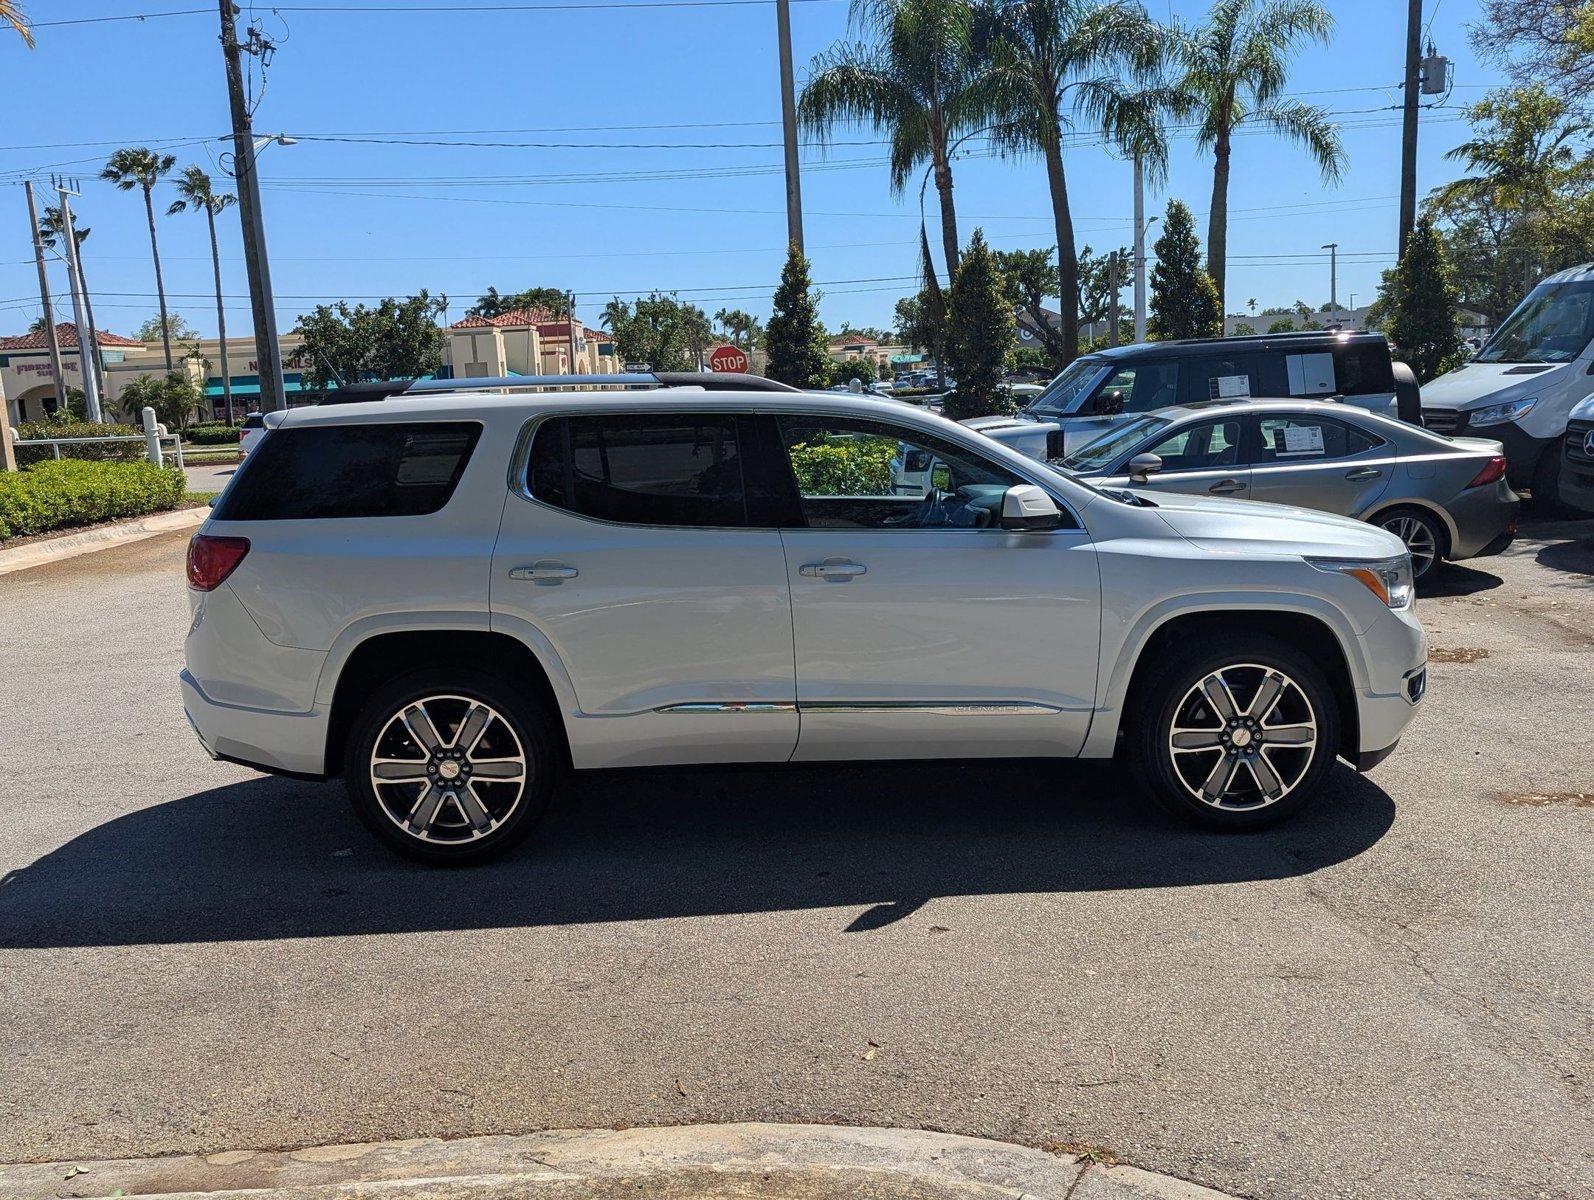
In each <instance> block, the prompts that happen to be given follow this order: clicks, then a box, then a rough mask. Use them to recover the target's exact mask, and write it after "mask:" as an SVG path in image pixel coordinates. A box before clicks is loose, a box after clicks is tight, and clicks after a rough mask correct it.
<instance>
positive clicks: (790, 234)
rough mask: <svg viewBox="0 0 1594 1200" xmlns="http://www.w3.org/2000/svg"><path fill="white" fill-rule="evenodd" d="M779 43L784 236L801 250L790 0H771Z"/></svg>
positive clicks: (799, 189) (801, 219) (800, 196)
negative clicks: (784, 215)
mask: <svg viewBox="0 0 1594 1200" xmlns="http://www.w3.org/2000/svg"><path fill="white" fill-rule="evenodd" d="M775 32H776V36H777V40H778V41H779V44H780V123H781V128H782V131H783V133H784V136H785V140H786V240H787V242H788V243H790V245H791V246H792V247H794V248H795V249H796V251H797V253H798V254H801V253H802V252H803V187H802V180H801V178H800V177H799V175H798V171H797V84H796V81H795V80H794V79H793V77H792V69H791V0H775Z"/></svg>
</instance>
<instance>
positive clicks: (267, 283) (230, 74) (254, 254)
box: [220, 0, 287, 412]
mask: <svg viewBox="0 0 1594 1200" xmlns="http://www.w3.org/2000/svg"><path fill="white" fill-rule="evenodd" d="M220 4H221V50H222V56H223V57H224V58H225V59H226V66H227V98H228V101H229V102H230V106H231V109H232V142H233V174H234V176H235V177H236V178H237V180H238V215H239V217H240V218H241V221H242V224H243V241H244V266H245V267H246V268H247V270H248V272H249V307H250V309H251V311H252V313H253V315H254V323H255V362H256V364H257V370H258V373H259V377H260V409H261V411H262V412H273V411H275V410H277V409H281V408H286V407H287V395H286V393H287V388H286V386H285V385H284V383H283V380H282V353H281V350H280V348H279V347H278V344H277V310H276V305H275V303H274V302H273V300H272V296H271V263H270V261H269V259H268V258H267V257H266V230H265V226H264V224H263V223H262V221H261V214H260V177H259V174H258V173H257V172H256V170H255V135H254V130H253V128H252V127H251V125H250V119H249V106H248V104H247V103H246V102H245V100H244V84H243V69H242V67H241V66H240V65H239V61H238V55H239V53H240V49H239V46H238V30H237V27H236V26H235V25H234V24H233V18H234V14H235V9H234V7H233V3H232V0H220Z"/></svg>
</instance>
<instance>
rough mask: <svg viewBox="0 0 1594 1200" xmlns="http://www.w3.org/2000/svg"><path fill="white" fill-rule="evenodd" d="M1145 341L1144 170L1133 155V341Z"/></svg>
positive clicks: (1137, 157)
mask: <svg viewBox="0 0 1594 1200" xmlns="http://www.w3.org/2000/svg"><path fill="white" fill-rule="evenodd" d="M1145 340H1146V169H1145V166H1144V164H1142V163H1141V161H1140V156H1139V155H1138V154H1137V155H1135V341H1137V342H1143V341H1145Z"/></svg>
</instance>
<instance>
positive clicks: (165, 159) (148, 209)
mask: <svg viewBox="0 0 1594 1200" xmlns="http://www.w3.org/2000/svg"><path fill="white" fill-rule="evenodd" d="M176 165H177V159H176V158H175V157H174V156H173V155H170V154H159V153H157V152H156V151H154V150H150V149H147V148H145V147H143V146H135V147H129V148H127V149H124V150H118V151H116V153H114V154H112V155H111V157H110V158H108V159H106V160H105V169H104V170H103V171H101V172H100V178H101V179H108V180H110V181H111V182H112V183H114V184H115V185H116V186H117V187H118V188H120V189H121V190H122V191H124V192H131V191H132V190H133V189H134V188H137V189H138V190H139V191H141V192H143V193H144V215H145V217H146V218H148V220H149V252H150V256H151V257H152V258H153V259H154V260H155V295H156V296H157V297H158V298H159V300H160V310H161V313H160V315H161V332H162V336H161V344H162V346H163V347H164V348H165V351H166V370H167V371H170V370H171V369H172V339H171V333H170V328H171V326H170V322H169V321H168V320H167V317H166V282H165V280H164V279H163V278H162V277H161V251H160V243H159V241H158V240H157V239H156V237H155V200H154V197H153V193H154V190H155V185H156V183H158V182H159V181H160V180H161V179H162V178H163V177H164V176H166V175H168V174H170V173H171V169H172V168H173V167H175V166H176Z"/></svg>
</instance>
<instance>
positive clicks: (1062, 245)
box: [1043, 116, 1079, 367]
mask: <svg viewBox="0 0 1594 1200" xmlns="http://www.w3.org/2000/svg"><path fill="white" fill-rule="evenodd" d="M1043 153H1044V154H1045V157H1046V182H1047V184H1048V186H1049V187H1050V188H1051V193H1052V220H1053V221H1054V222H1055V223H1056V226H1057V279H1058V292H1059V295H1058V297H1057V299H1058V309H1059V311H1060V313H1061V316H1062V322H1061V324H1062V329H1061V331H1060V332H1061V333H1062V338H1063V353H1062V359H1063V361H1062V362H1061V363H1060V364H1059V366H1060V367H1066V366H1067V365H1068V364H1069V363H1071V362H1073V361H1074V359H1076V358H1078V357H1079V254H1078V251H1077V250H1076V248H1075V246H1074V218H1073V217H1072V215H1070V213H1069V211H1068V179H1067V177H1066V176H1065V175H1064V174H1063V139H1062V129H1061V127H1060V126H1059V125H1058V124H1057V120H1056V117H1055V116H1054V117H1053V118H1052V119H1051V121H1049V122H1048V127H1047V129H1046V130H1045V137H1044V145H1043Z"/></svg>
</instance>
